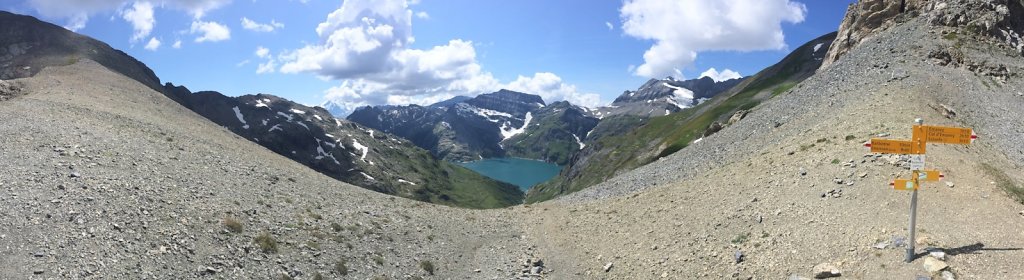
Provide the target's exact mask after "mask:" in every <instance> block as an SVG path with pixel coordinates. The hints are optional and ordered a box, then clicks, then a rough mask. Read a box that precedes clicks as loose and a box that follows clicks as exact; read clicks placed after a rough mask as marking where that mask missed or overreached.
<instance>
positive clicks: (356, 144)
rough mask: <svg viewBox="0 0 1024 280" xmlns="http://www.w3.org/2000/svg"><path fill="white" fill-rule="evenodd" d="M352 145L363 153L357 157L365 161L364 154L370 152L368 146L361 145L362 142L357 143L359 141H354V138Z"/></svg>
mask: <svg viewBox="0 0 1024 280" xmlns="http://www.w3.org/2000/svg"><path fill="white" fill-rule="evenodd" d="M352 147H355V148H356V150H359V151H361V152H363V155H362V156H360V157H359V159H360V160H362V161H366V154H368V153H370V147H367V146H363V144H359V141H356V139H352Z"/></svg>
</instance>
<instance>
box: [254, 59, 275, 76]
mask: <svg viewBox="0 0 1024 280" xmlns="http://www.w3.org/2000/svg"><path fill="white" fill-rule="evenodd" d="M276 67H277V63H276V62H274V60H267V62H264V63H260V65H259V66H257V67H256V74H265V73H274V69H275V68H276Z"/></svg>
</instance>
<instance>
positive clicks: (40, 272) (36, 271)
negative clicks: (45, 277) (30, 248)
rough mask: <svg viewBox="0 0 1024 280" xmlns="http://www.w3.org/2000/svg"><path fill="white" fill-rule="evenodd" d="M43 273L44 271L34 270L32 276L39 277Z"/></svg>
mask: <svg viewBox="0 0 1024 280" xmlns="http://www.w3.org/2000/svg"><path fill="white" fill-rule="evenodd" d="M43 272H46V271H43V270H42V269H36V270H33V271H32V274H35V275H39V274H43Z"/></svg>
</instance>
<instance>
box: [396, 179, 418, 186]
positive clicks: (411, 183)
mask: <svg viewBox="0 0 1024 280" xmlns="http://www.w3.org/2000/svg"><path fill="white" fill-rule="evenodd" d="M398 182H399V183H406V184H410V185H413V186H415V185H416V183H413V182H409V181H406V180H405V179H401V178H399V179H398Z"/></svg>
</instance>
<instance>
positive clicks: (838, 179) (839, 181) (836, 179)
mask: <svg viewBox="0 0 1024 280" xmlns="http://www.w3.org/2000/svg"><path fill="white" fill-rule="evenodd" d="M832 182H833V183H836V184H837V185H842V184H843V179H842V178H835V179H832Z"/></svg>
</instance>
